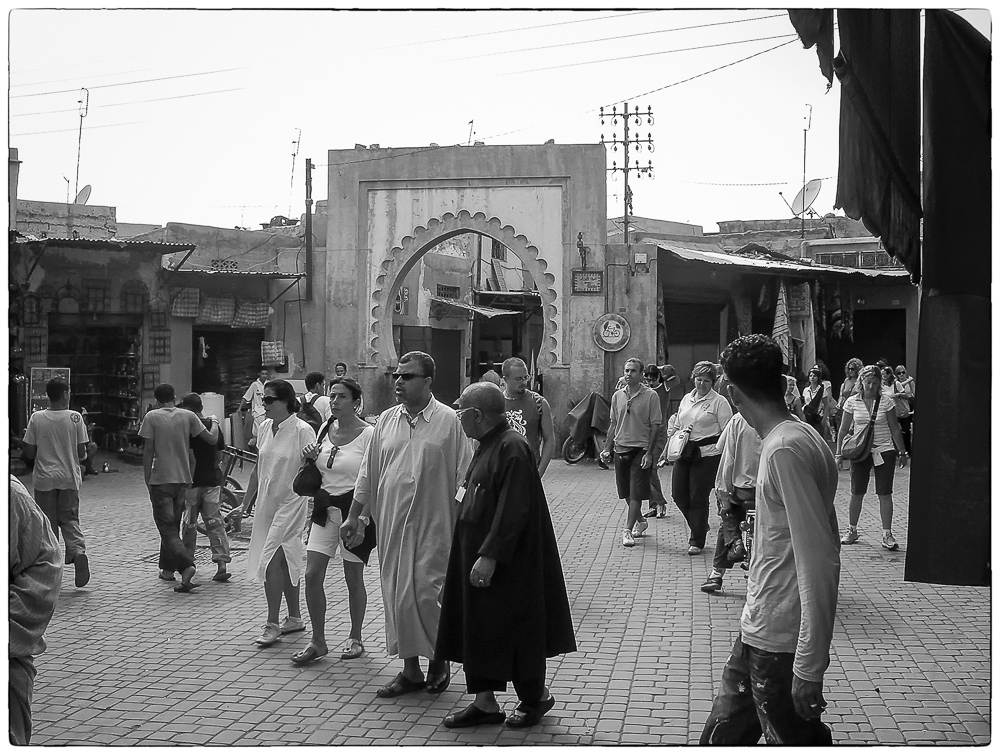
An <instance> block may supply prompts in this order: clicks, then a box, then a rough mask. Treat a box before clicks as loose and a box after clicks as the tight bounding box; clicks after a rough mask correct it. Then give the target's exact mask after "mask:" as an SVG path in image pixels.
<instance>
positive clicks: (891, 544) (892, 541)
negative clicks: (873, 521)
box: [882, 532, 899, 551]
mask: <svg viewBox="0 0 1000 755" xmlns="http://www.w3.org/2000/svg"><path fill="white" fill-rule="evenodd" d="M882 547H883V548H885V549H886V550H887V551H898V550H899V543H897V542H896V538H894V537H893V536H892V533H891V532H886V533H885V535H883V536H882Z"/></svg>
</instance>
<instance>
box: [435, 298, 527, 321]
mask: <svg viewBox="0 0 1000 755" xmlns="http://www.w3.org/2000/svg"><path fill="white" fill-rule="evenodd" d="M431 301H432V302H434V303H435V304H444V305H446V306H452V307H457V308H458V309H464V310H466V311H468V312H475V313H476V314H478V315H482V316H483V317H502V316H504V315H516V314H519V313H518V312H516V311H514V310H510V309H497V308H496V307H484V306H483V305H482V304H469V303H468V302H464V301H459V300H458V299H444V298H442V297H440V296H432V297H431Z"/></svg>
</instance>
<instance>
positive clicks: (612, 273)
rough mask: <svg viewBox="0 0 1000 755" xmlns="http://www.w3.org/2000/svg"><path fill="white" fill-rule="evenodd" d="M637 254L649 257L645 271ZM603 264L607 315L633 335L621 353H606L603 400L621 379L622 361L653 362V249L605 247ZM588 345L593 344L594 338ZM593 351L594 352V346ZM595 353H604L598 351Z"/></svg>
mask: <svg viewBox="0 0 1000 755" xmlns="http://www.w3.org/2000/svg"><path fill="white" fill-rule="evenodd" d="M636 252H639V253H640V254H642V253H645V254H646V255H648V259H649V264H648V265H647V266H645V269H643V268H642V267H641V266H636V265H635V263H634V260H635V254H636ZM606 260H607V262H606V263H605V264H606V266H607V277H608V302H607V311H608V312H612V313H615V314H619V315H621V316H622V317H624V318H625V320H626V321H627V322H628V324H629V328H630V330H631V334H632V335H631V338H630V339H629V342H628V343H627V344H626V345H625V348H623V349H622V350H621V351H615V352H608V353H607V356H606V357H605V358H604V360H603V361H604V364H605V365H606V366H607V370H606V380H605V382H604V387H603V388H602V389H601V390H602V391H603V392H604V395H605V396H608V397H610V396H611V393H612V391H613V390H614V386H615V384H616V383H617V381H618V378H619V377H621V375H622V371H623V369H624V367H625V360H627V359H630V358H633V357H634V358H636V359H639V360H641V361H642V363H643V364H648V363H650V362H653V361H655V359H656V286H657V274H656V268H657V262H656V246H655V245H653V244H630V245H629V246H625V245H623V244H608V247H607V252H606ZM590 342H591V343H594V340H593V335H591V339H590ZM594 348H595V349H597V346H596V344H595V345H594ZM598 353H599V354H603V353H604V352H601V351H599V350H598ZM594 377H596V375H595V376H594ZM595 385H600V383H595Z"/></svg>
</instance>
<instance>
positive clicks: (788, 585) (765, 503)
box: [740, 420, 840, 682]
mask: <svg viewBox="0 0 1000 755" xmlns="http://www.w3.org/2000/svg"><path fill="white" fill-rule="evenodd" d="M836 492H837V465H836V463H835V462H834V460H833V454H832V453H831V452H830V447H829V445H827V443H826V441H825V440H823V439H822V438H821V437H820V435H819V433H817V432H816V431H815V430H814V429H813V428H812V427H810V426H809V425H808V424H806V423H805V422H799V421H798V420H787V421H785V422H780V423H779V424H778V425H776V426H775V427H774V428H773V429H772V430H771V432H769V433H768V434H767V437H766V438H764V440H763V442H762V444H761V453H760V466H759V467H758V469H757V498H756V503H757V522H756V526H755V529H754V548H753V552H752V553H751V556H750V573H749V575H748V578H747V601H746V604H745V605H744V606H743V614H742V616H741V617H740V632H741V634H742V638H743V642H745V643H746V644H747V645H750V646H751V647H755V648H757V649H758V650H763V651H765V652H768V653H794V654H795V660H794V662H793V664H792V670H793V671H794V672H795V674H796V675H797V676H799V677H800V678H802V679H805V680H806V681H810V682H819V681H822V680H823V672H825V671H826V668H827V666H829V665H830V642H831V640H832V639H833V623H834V618H835V615H836V612H837V589H838V586H839V584H840V532H839V529H838V527H837V512H836V511H834V508H833V497H834V495H835V494H836Z"/></svg>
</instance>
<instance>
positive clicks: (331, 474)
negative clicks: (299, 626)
mask: <svg viewBox="0 0 1000 755" xmlns="http://www.w3.org/2000/svg"><path fill="white" fill-rule="evenodd" d="M361 396H362V393H361V386H360V385H358V383H357V381H355V380H353V379H352V378H347V377H345V378H339V377H338V378H334V379H333V380H331V381H330V419H328V420H327V421H326V423H325V424H324V425H323V426H322V427H320V429H319V437H318V439H317V440H316V442H315V443H312V444H310V445H309V446H307V447H306V448H305V449H304V450H303V457H304V458H306V459H312V460H313V461H315V462H316V467H317V468H318V469H319V471H320V475H321V476H322V483H321V489H320V491H319V492H318V493H317V494H316V497H315V499H314V502H313V513H312V528H311V529H310V531H309V544H308V545H307V546H306V605H307V606H308V608H309V621H310V623H311V624H312V638H311V639H310V641H309V644H308V645H307V646H306V647H305V648H304V649H302V650H300V651H299V652H297V653H295V655H293V656H292V663H294V664H295V665H296V666H304V665H305V664H307V663H311V662H312V661H314V660H316V659H317V658H322V657H323V656H324V655H326V654H327V653H329V648H328V646H327V643H326V590H325V587H324V584H323V582H324V580H325V578H326V570H327V567H328V566H329V564H330V559H331V558H333V557H334V556H335V555H336V553H337V549H338V548H340V549H341V553H342V558H343V560H344V580H345V581H346V582H347V605H348V611H349V613H350V617H351V633H350V635H349V636H348V638H347V641H346V642H345V643H344V645H343V647H342V648H341V653H340V657H341V659H343V660H350V659H352V658H358V657H360V656H361V655H363V654H364V652H365V645H364V642H363V641H362V639H361V625H362V624H363V623H364V620H365V610H366V609H367V607H368V592H367V590H366V589H365V579H364V568H365V566H366V565H367V564H368V556H369V555H370V554H371V552H372V550H373V549H374V548H375V524H374V523H372V522H371V521H370V519H369V516H368V512H367V511H363V512H362V513H361V516H360V517H359V519H361V520H362V521H364V523H365V537H364V540H363V541H362V542H361V544H360V545H358V546H357V547H355V548H351V549H348V548H346V547H344V545H343V543H341V540H340V525H341V524H342V523H343V521H344V519H345V515H346V514H347V512H348V511H349V510H350V508H351V502H352V501H353V500H354V483H355V481H356V480H357V479H358V471H359V470H360V469H361V460H362V459H363V458H364V455H365V451H367V450H368V443H369V442H370V441H371V439H372V435H374V434H375V428H374V427H372V426H371V425H369V424H368V423H367V422H365V421H364V420H363V419H361V418H359V417H358V415H357V407H358V406H360V404H361Z"/></svg>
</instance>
